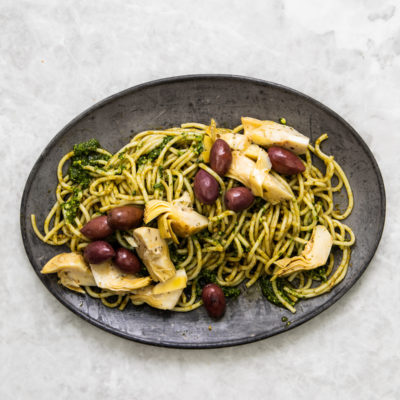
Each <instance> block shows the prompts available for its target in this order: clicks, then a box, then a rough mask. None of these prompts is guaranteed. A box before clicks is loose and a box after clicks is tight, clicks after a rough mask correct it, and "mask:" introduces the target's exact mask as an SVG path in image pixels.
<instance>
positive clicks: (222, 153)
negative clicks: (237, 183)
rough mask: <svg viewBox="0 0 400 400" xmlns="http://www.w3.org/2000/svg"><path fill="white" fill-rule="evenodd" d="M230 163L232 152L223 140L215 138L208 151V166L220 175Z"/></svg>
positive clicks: (222, 174)
mask: <svg viewBox="0 0 400 400" xmlns="http://www.w3.org/2000/svg"><path fill="white" fill-rule="evenodd" d="M231 164H232V152H231V148H230V147H229V145H228V143H226V142H225V140H222V139H217V140H216V141H215V142H214V144H213V146H212V147H211V152H210V166H211V168H212V169H213V170H214V171H215V172H216V173H217V174H218V175H220V176H224V175H225V174H226V173H227V172H228V170H229V168H230V166H231Z"/></svg>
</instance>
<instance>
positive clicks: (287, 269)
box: [272, 225, 333, 279]
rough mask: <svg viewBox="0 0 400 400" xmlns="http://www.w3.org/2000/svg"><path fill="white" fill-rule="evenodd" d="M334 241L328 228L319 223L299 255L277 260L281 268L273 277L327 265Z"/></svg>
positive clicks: (276, 263)
mask: <svg viewBox="0 0 400 400" xmlns="http://www.w3.org/2000/svg"><path fill="white" fill-rule="evenodd" d="M332 243H333V239H332V236H331V234H330V233H329V231H328V229H326V228H325V226H323V225H317V226H316V227H315V228H314V230H313V233H312V235H311V238H310V240H309V241H308V242H307V244H306V246H305V247H304V250H303V251H302V252H301V254H300V255H299V256H295V257H291V258H288V257H286V258H282V259H281V260H278V261H276V262H275V265H277V266H278V267H279V268H278V269H277V271H275V273H274V276H273V277H272V279H276V278H278V277H282V276H287V275H290V274H291V273H293V272H296V271H303V270H310V269H314V268H317V267H320V266H322V265H325V264H326V261H327V260H328V257H329V253H330V252H331V248H332Z"/></svg>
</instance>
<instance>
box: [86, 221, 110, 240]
mask: <svg viewBox="0 0 400 400" xmlns="http://www.w3.org/2000/svg"><path fill="white" fill-rule="evenodd" d="M81 233H82V234H83V235H85V236H86V237H87V238H88V239H90V240H98V239H104V238H106V237H107V236H110V235H111V234H112V233H113V230H112V229H111V227H110V225H109V224H108V222H107V216H106V215H102V216H100V217H96V218H93V219H92V220H90V221H89V222H88V223H87V224H85V225H84V226H83V228H82V229H81Z"/></svg>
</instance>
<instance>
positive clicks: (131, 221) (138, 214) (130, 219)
mask: <svg viewBox="0 0 400 400" xmlns="http://www.w3.org/2000/svg"><path fill="white" fill-rule="evenodd" d="M142 220H143V210H142V209H141V208H139V207H135V206H122V207H116V208H113V209H112V210H111V211H110V212H109V213H108V217H107V221H108V224H109V225H110V227H111V228H112V229H119V230H121V231H126V230H128V229H131V228H136V227H137V226H139V225H140V223H141V222H142Z"/></svg>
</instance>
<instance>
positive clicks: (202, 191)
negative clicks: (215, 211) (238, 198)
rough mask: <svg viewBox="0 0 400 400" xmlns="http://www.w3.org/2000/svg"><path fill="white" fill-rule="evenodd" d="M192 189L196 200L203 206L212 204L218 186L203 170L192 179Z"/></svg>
mask: <svg viewBox="0 0 400 400" xmlns="http://www.w3.org/2000/svg"><path fill="white" fill-rule="evenodd" d="M193 189H194V194H195V195H196V198H197V199H198V200H199V201H200V202H201V203H203V204H213V203H214V202H215V200H217V198H218V194H219V184H218V182H217V180H216V179H215V178H214V177H213V176H212V175H210V174H209V173H208V172H206V171H204V169H199V171H198V172H197V174H196V176H195V177H194V183H193Z"/></svg>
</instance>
